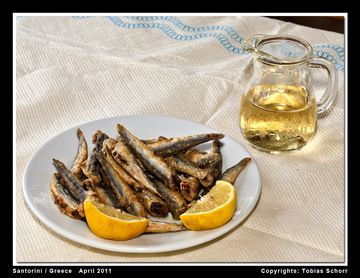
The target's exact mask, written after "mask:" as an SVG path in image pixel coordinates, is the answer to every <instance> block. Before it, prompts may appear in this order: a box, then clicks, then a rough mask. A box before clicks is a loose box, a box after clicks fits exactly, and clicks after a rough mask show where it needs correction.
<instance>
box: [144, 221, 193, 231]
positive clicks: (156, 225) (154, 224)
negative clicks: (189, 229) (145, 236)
mask: <svg viewBox="0 0 360 278" xmlns="http://www.w3.org/2000/svg"><path fill="white" fill-rule="evenodd" d="M184 230H186V228H185V226H184V225H183V224H177V223H166V222H158V221H152V220H150V221H149V225H148V226H147V228H146V231H145V233H168V232H179V231H184Z"/></svg>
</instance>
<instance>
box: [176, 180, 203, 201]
mask: <svg viewBox="0 0 360 278" xmlns="http://www.w3.org/2000/svg"><path fill="white" fill-rule="evenodd" d="M199 191H200V182H199V180H198V179H197V178H195V177H191V176H190V177H184V176H181V182H180V192H181V194H182V195H183V196H184V198H185V200H186V201H189V202H191V201H192V200H195V199H197V198H198V196H199Z"/></svg>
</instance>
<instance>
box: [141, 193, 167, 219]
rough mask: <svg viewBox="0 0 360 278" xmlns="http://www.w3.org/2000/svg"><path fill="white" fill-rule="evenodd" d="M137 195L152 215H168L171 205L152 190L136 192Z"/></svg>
mask: <svg viewBox="0 0 360 278" xmlns="http://www.w3.org/2000/svg"><path fill="white" fill-rule="evenodd" d="M136 196H137V198H138V199H139V201H140V202H141V203H142V204H143V206H144V207H145V209H146V210H147V212H148V213H149V214H150V215H152V216H155V217H165V216H167V215H168V213H169V207H168V206H167V205H166V203H165V202H164V201H163V200H162V199H161V198H159V197H158V196H156V195H155V194H154V193H152V192H151V191H150V190H147V189H144V190H143V191H139V192H136Z"/></svg>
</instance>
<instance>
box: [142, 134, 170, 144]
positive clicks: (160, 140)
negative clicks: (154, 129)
mask: <svg viewBox="0 0 360 278" xmlns="http://www.w3.org/2000/svg"><path fill="white" fill-rule="evenodd" d="M166 140H170V139H168V138H166V137H164V136H159V137H158V138H153V139H145V140H141V141H142V142H143V143H145V144H153V143H158V142H162V141H166Z"/></svg>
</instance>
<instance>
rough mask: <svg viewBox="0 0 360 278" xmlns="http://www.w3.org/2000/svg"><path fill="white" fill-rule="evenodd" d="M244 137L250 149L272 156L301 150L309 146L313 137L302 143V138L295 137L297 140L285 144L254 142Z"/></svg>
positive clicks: (263, 141)
mask: <svg viewBox="0 0 360 278" xmlns="http://www.w3.org/2000/svg"><path fill="white" fill-rule="evenodd" d="M243 135H244V134H243ZM314 135H315V134H314ZM244 137H245V139H246V140H247V142H248V143H249V144H250V145H251V146H252V147H254V148H256V149H257V150H259V151H262V152H267V153H272V154H280V153H290V152H296V151H299V150H302V149H303V148H304V147H306V146H307V145H308V144H309V142H310V141H311V140H312V138H313V137H314V136H312V137H311V138H309V139H308V140H307V141H304V140H303V138H299V137H297V138H293V139H292V140H290V141H289V140H287V141H285V142H281V141H266V140H259V142H256V140H254V138H248V137H246V136H244Z"/></svg>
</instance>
